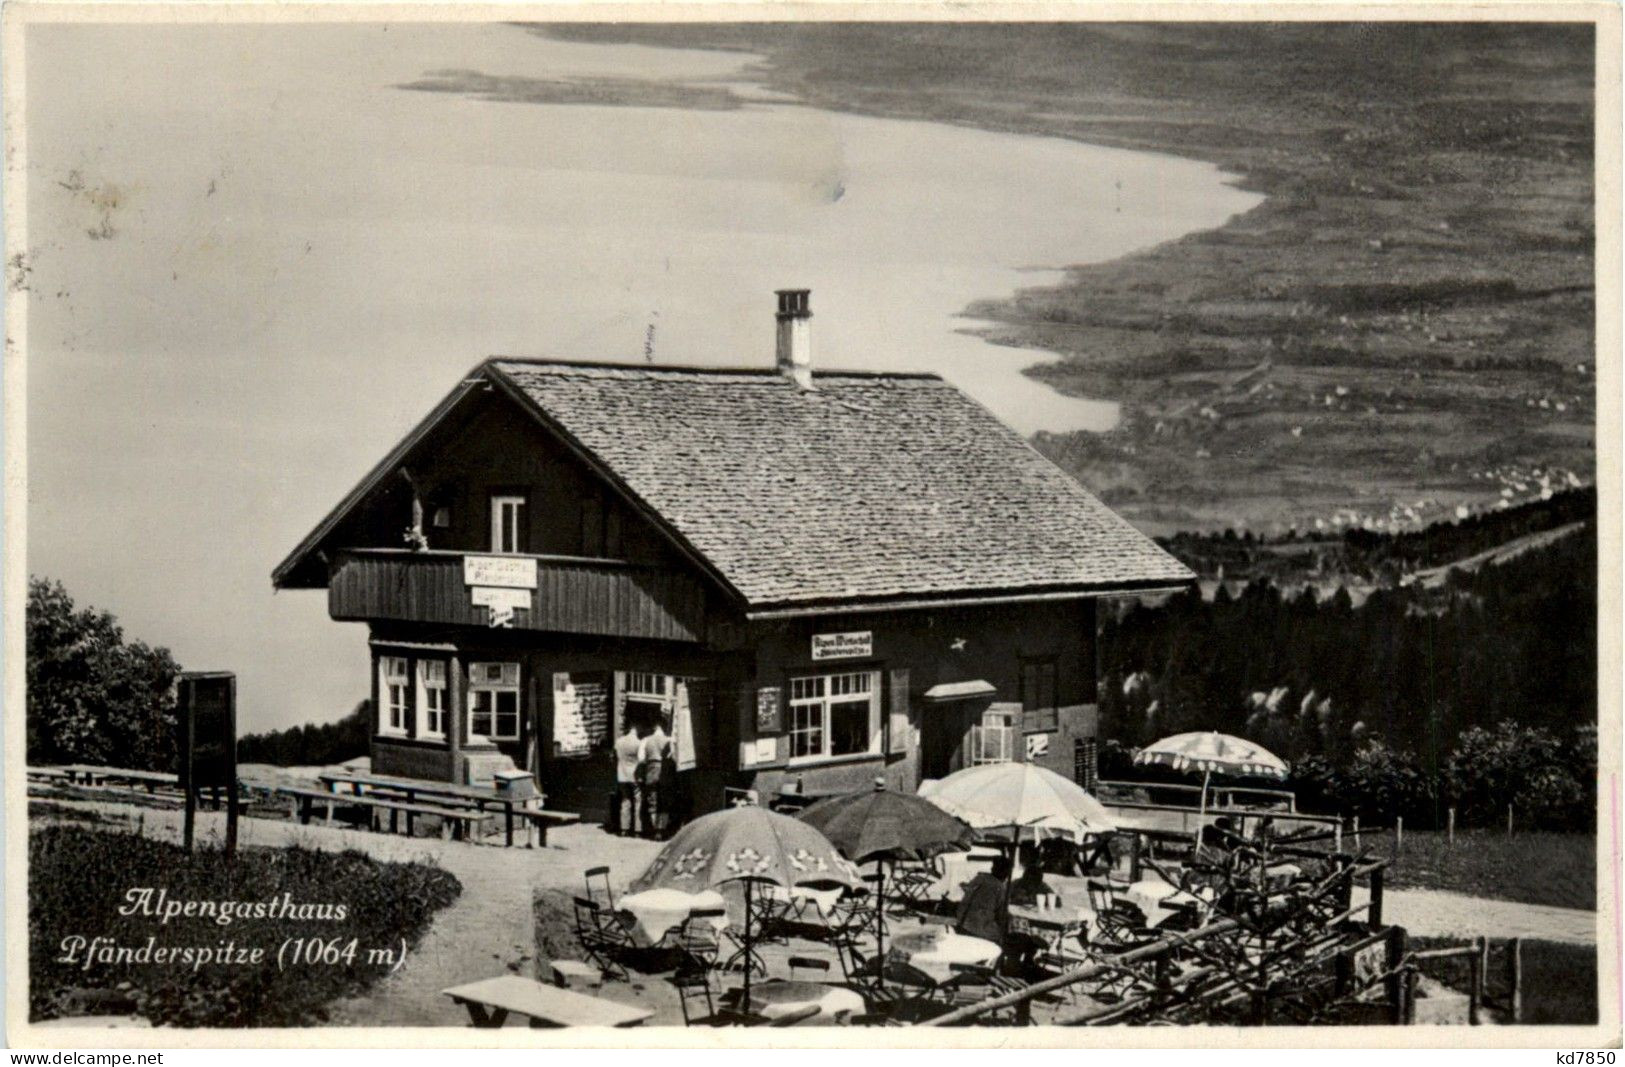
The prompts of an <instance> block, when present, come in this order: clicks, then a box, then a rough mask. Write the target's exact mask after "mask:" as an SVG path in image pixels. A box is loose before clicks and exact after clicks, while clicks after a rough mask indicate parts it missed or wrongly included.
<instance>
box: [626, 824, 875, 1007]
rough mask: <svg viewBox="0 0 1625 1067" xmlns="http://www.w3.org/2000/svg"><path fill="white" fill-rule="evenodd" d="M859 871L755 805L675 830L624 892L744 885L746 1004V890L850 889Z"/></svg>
mask: <svg viewBox="0 0 1625 1067" xmlns="http://www.w3.org/2000/svg"><path fill="white" fill-rule="evenodd" d="M858 881H859V875H858V869H857V868H856V867H854V866H853V865H852V864H851V862H849V861H848V860H847V859H846V858H845V857H844V856H842V855H841V854H840V852H839V850H837V849H836V847H835V846H834V845H832V844H831V843H830V842H829V839H828V838H826V837H825V836H824V835H823V834H821V833H819V832H818V831H817V830H816V829H814V828H813V827H812V826H810V825H808V824H807V823H803V822H798V821H796V820H795V819H792V818H790V817H789V816H788V815H780V814H778V813H777V812H772V811H768V810H767V809H766V808H761V807H756V806H754V805H751V806H747V807H739V808H726V809H724V810H722V811H715V812H712V813H711V814H709V815H702V816H701V817H700V818H698V819H695V820H694V821H693V822H691V823H689V824H688V825H686V826H684V827H683V828H682V829H681V830H679V831H677V834H676V836H675V837H673V838H672V839H671V840H670V841H669V842H667V844H666V847H665V848H663V849H661V850H660V854H659V855H657V856H655V858H654V860H653V862H651V863H650V864H649V866H648V868H647V869H646V870H645V871H644V872H643V873H642V874H640V875H638V877H637V878H635V879H633V881H632V884H631V886H630V889H629V891H630V892H634V893H641V892H643V891H644V890H647V889H676V890H680V891H682V892H685V893H701V892H704V891H705V890H707V889H716V888H718V887H719V886H722V885H724V884H726V883H728V882H744V883H745V935H744V952H745V1000H744V1003H745V1004H749V1003H750V972H751V967H750V947H751V928H750V927H751V923H750V912H751V887H752V886H753V885H755V883H757V882H771V883H773V884H775V885H779V886H783V887H784V888H785V889H789V888H790V887H791V886H797V885H810V884H815V883H820V882H834V883H837V884H840V885H844V886H848V887H850V886H853V885H855V884H857V882H858Z"/></svg>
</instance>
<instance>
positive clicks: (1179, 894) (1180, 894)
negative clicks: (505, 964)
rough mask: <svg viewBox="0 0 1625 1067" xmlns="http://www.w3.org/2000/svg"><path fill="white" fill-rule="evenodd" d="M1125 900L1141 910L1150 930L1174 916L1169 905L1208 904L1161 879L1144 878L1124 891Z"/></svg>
mask: <svg viewBox="0 0 1625 1067" xmlns="http://www.w3.org/2000/svg"><path fill="white" fill-rule="evenodd" d="M1123 899H1124V900H1125V901H1126V902H1128V903H1130V904H1133V905H1134V906H1135V907H1136V908H1139V909H1140V914H1141V915H1144V916H1145V925H1146V926H1147V927H1148V928H1155V927H1157V926H1160V925H1161V924H1162V922H1163V920H1164V919H1166V918H1168V917H1169V916H1170V915H1172V914H1173V911H1172V910H1170V907H1169V905H1185V904H1196V905H1202V904H1205V903H1207V902H1206V901H1205V900H1203V899H1202V898H1200V897H1198V896H1196V895H1194V894H1192V893H1188V892H1186V891H1185V890H1183V889H1181V888H1179V887H1178V886H1175V885H1169V884H1168V883H1167V882H1164V881H1162V880H1161V879H1159V878H1142V879H1140V880H1139V881H1138V882H1134V883H1132V884H1131V885H1129V886H1128V887H1127V888H1126V889H1124V890H1123Z"/></svg>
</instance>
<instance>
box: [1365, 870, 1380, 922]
mask: <svg viewBox="0 0 1625 1067" xmlns="http://www.w3.org/2000/svg"><path fill="white" fill-rule="evenodd" d="M1382 883H1383V868H1381V867H1378V868H1377V869H1376V870H1374V871H1372V872H1371V907H1370V909H1369V910H1367V911H1366V918H1365V921H1366V924H1367V925H1368V926H1370V927H1371V928H1372V929H1376V928H1377V927H1379V926H1381V925H1382Z"/></svg>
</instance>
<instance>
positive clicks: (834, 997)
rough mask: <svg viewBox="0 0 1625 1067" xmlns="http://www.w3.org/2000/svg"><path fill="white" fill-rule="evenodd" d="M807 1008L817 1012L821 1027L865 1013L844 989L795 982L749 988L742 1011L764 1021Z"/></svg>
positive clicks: (858, 999)
mask: <svg viewBox="0 0 1625 1067" xmlns="http://www.w3.org/2000/svg"><path fill="white" fill-rule="evenodd" d="M807 1008H817V1009H818V1015H817V1018H818V1019H819V1021H821V1022H824V1023H839V1022H840V1021H841V1017H842V1016H844V1015H862V1014H863V1013H864V1012H865V1011H866V1010H867V1008H866V1006H865V1005H864V1002H863V998H862V997H861V996H859V995H858V994H857V993H856V992H854V991H853V990H850V989H847V988H846V987H844V986H838V985H828V984H826V983H824V982H805V981H799V980H796V979H791V980H788V981H778V980H775V981H772V982H763V983H761V984H760V985H753V986H751V989H750V1004H749V1006H748V1007H746V1008H745V1010H746V1011H749V1012H752V1013H754V1014H757V1015H760V1016H762V1017H764V1018H767V1019H780V1018H783V1017H785V1016H787V1015H794V1014H796V1013H798V1012H802V1011H805V1010H806V1009H807Z"/></svg>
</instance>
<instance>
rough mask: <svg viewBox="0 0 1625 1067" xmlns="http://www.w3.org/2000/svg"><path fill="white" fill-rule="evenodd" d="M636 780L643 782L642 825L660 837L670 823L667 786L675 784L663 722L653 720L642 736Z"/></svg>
mask: <svg viewBox="0 0 1625 1067" xmlns="http://www.w3.org/2000/svg"><path fill="white" fill-rule="evenodd" d="M638 757H639V758H638V770H639V773H640V774H641V778H640V779H639V780H640V781H641V782H642V783H643V806H644V812H645V815H644V818H645V820H646V821H645V822H644V827H645V829H646V830H648V831H650V833H649V836H651V837H655V838H664V837H665V836H666V831H667V827H668V826H669V825H670V823H671V815H670V809H671V787H672V786H673V785H675V784H676V783H675V782H673V781H672V778H674V777H675V776H676V765H675V764H674V763H673V762H672V758H671V735H670V734H668V733H666V727H665V724H664V723H663V722H662V721H661V719H660V718H657V719H655V725H654V730H652V731H651V732H650V733H649V736H647V737H645V738H644V739H643V744H642V746H641V747H640V749H639V752H638Z"/></svg>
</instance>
